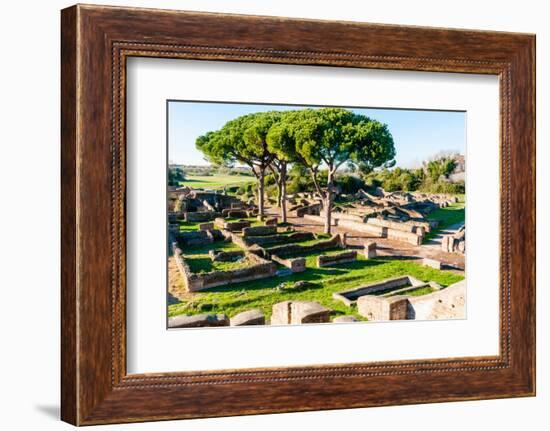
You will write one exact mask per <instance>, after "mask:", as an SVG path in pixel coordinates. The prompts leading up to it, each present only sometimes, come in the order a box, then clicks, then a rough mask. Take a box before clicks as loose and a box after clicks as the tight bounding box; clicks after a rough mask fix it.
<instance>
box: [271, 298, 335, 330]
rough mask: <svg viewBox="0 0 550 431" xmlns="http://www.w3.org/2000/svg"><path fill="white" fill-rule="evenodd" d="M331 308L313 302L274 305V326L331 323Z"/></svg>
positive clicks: (272, 319) (272, 322)
mask: <svg viewBox="0 0 550 431" xmlns="http://www.w3.org/2000/svg"><path fill="white" fill-rule="evenodd" d="M331 311H332V310H331V309H330V308H326V307H323V306H322V305H321V304H319V303H317V302H312V301H283V302H279V303H277V304H275V305H273V311H272V315H271V324H272V325H299V324H303V323H328V322H330V313H331Z"/></svg>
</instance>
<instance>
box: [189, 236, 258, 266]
mask: <svg viewBox="0 0 550 431" xmlns="http://www.w3.org/2000/svg"><path fill="white" fill-rule="evenodd" d="M181 250H182V254H183V258H184V259H185V261H186V262H187V264H188V265H189V269H190V270H191V272H194V273H202V272H210V271H230V270H233V269H238V268H245V267H247V266H249V265H251V264H252V262H250V261H249V260H248V259H245V260H241V261H236V262H212V259H210V256H209V255H208V252H209V251H210V250H224V251H231V250H241V248H240V247H239V246H237V245H235V244H233V243H232V242H225V241H216V242H213V243H212V244H206V245H199V246H182V247H181Z"/></svg>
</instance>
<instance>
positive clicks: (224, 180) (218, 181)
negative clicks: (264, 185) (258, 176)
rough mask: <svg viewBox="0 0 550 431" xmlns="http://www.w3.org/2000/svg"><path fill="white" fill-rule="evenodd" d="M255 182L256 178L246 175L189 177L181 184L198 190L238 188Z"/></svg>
mask: <svg viewBox="0 0 550 431" xmlns="http://www.w3.org/2000/svg"><path fill="white" fill-rule="evenodd" d="M253 181H254V177H249V176H246V175H211V176H209V175H204V176H199V175H189V176H188V177H187V179H186V180H185V181H182V182H180V184H181V185H182V186H187V187H193V188H197V189H223V188H224V187H229V186H238V185H242V184H245V183H250V182H253Z"/></svg>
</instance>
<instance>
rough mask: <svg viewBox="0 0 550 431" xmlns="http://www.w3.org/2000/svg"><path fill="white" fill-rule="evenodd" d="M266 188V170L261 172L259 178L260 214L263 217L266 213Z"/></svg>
mask: <svg viewBox="0 0 550 431" xmlns="http://www.w3.org/2000/svg"><path fill="white" fill-rule="evenodd" d="M264 189H265V171H263V170H262V171H261V172H260V176H259V178H258V215H259V216H260V217H261V218H262V219H263V217H264V215H265V209H264Z"/></svg>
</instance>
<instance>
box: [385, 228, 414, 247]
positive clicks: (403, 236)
mask: <svg viewBox="0 0 550 431" xmlns="http://www.w3.org/2000/svg"><path fill="white" fill-rule="evenodd" d="M386 238H388V239H393V240H395V241H402V242H407V243H409V244H412V245H420V244H422V238H423V236H422V235H418V234H416V233H413V232H403V231H400V230H396V229H390V228H387V230H386Z"/></svg>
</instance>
